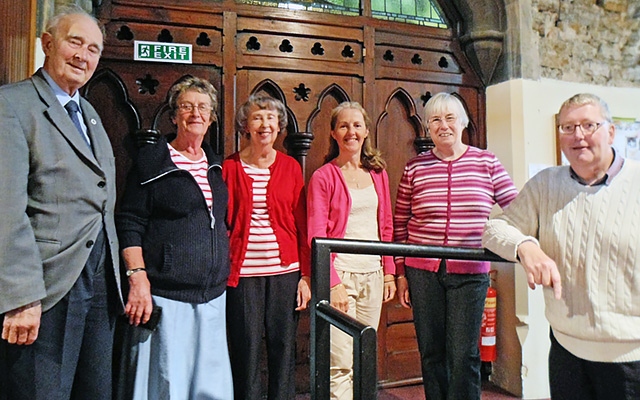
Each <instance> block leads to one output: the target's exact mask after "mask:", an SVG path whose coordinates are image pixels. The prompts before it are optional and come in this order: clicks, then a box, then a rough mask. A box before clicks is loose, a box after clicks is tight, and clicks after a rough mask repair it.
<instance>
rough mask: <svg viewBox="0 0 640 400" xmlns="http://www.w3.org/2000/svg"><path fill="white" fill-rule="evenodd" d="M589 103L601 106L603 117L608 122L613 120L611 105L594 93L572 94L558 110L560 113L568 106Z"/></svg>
mask: <svg viewBox="0 0 640 400" xmlns="http://www.w3.org/2000/svg"><path fill="white" fill-rule="evenodd" d="M587 104H593V105H594V106H598V107H600V112H601V113H602V117H603V118H604V119H605V120H607V122H609V123H611V122H613V119H612V118H611V111H609V105H608V104H607V103H606V102H605V101H604V100H602V99H601V98H600V97H598V96H596V95H595V94H592V93H578V94H576V95H574V96H572V97H571V98H569V99H568V100H567V101H565V102H564V103H562V106H560V111H558V114H560V113H561V112H562V111H564V110H565V109H567V108H571V107H579V106H585V105H587Z"/></svg>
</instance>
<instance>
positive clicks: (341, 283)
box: [331, 283, 344, 290]
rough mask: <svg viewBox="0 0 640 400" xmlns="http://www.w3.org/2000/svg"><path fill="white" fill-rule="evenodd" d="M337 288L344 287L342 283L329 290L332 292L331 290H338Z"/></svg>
mask: <svg viewBox="0 0 640 400" xmlns="http://www.w3.org/2000/svg"><path fill="white" fill-rule="evenodd" d="M338 286H342V287H344V285H343V284H342V283H338V284H337V285H335V286H334V287H332V288H331V290H333V289H337V288H338Z"/></svg>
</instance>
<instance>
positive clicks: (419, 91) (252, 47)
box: [84, 0, 485, 392]
mask: <svg viewBox="0 0 640 400" xmlns="http://www.w3.org/2000/svg"><path fill="white" fill-rule="evenodd" d="M364 9H365V13H366V12H369V13H370V8H367V7H364ZM98 14H99V17H100V18H101V20H103V21H104V22H105V25H106V31H107V36H106V41H105V50H104V52H103V58H102V60H101V62H100V66H99V70H98V71H97V73H96V75H95V76H94V78H93V79H92V80H91V81H90V83H89V84H88V85H87V86H86V87H85V89H84V90H85V94H86V96H87V97H88V98H89V99H90V101H91V102H92V103H93V104H94V105H95V106H96V109H97V110H98V112H99V113H100V115H101V117H102V119H103V121H104V124H105V127H106V129H107V132H108V134H109V136H110V138H111V140H112V143H113V147H114V151H115V153H116V157H117V171H118V183H119V185H120V186H121V184H122V181H123V180H124V176H125V174H126V171H127V170H128V168H129V165H130V160H131V154H132V152H133V151H134V149H135V146H136V141H143V140H145V139H146V138H149V137H152V134H153V133H154V131H158V130H159V131H160V132H161V133H162V134H164V133H169V132H171V131H172V130H173V127H172V126H171V123H170V120H169V117H168V114H167V107H166V101H167V99H166V96H167V90H168V89H169V87H170V86H171V85H172V84H173V83H174V82H175V81H176V80H178V79H179V78H180V77H182V76H184V75H185V74H192V75H196V76H200V77H203V78H206V79H209V80H210V81H211V82H212V83H213V84H214V86H215V87H216V88H217V89H218V90H219V97H220V99H219V100H220V101H219V104H220V105H219V109H218V110H217V115H218V122H217V124H215V125H212V128H211V129H210V134H209V135H210V136H209V140H210V141H211V143H212V144H213V146H214V149H215V150H216V151H217V152H218V153H219V154H222V155H225V156H227V155H230V154H231V153H233V152H235V151H237V150H239V149H240V148H242V147H243V145H244V144H245V143H243V139H242V138H241V137H240V136H239V135H238V134H237V133H236V132H235V131H234V124H233V121H234V114H235V110H236V109H237V107H238V106H239V105H241V104H242V103H243V102H244V101H246V99H247V98H248V96H249V95H250V94H251V93H256V92H265V93H267V94H269V95H271V96H273V97H275V98H278V99H280V100H282V101H283V103H284V104H285V105H286V106H287V110H288V113H289V120H290V123H289V126H288V129H287V133H286V135H281V136H280V137H279V138H278V141H277V142H276V148H277V149H279V150H282V151H284V152H286V153H288V154H290V155H292V156H293V157H295V158H296V159H297V160H298V161H299V162H300V164H301V165H302V167H303V171H304V176H305V180H307V181H308V179H309V177H310V176H311V174H312V173H313V171H315V170H316V169H317V168H318V167H319V166H320V165H322V163H323V159H324V156H325V154H326V153H327V150H328V146H329V138H328V136H329V131H330V126H329V117H330V112H331V110H332V109H333V108H334V107H335V106H336V105H338V104H339V103H340V102H342V101H346V100H350V101H358V102H360V103H361V104H362V105H363V106H364V107H365V109H366V110H367V112H368V113H369V115H370V117H371V119H372V121H373V129H372V131H371V136H372V138H373V139H374V143H376V145H377V146H378V147H379V148H380V150H381V151H382V152H383V156H384V157H385V159H386V161H387V163H388V172H389V178H390V184H391V195H392V200H393V201H394V202H395V196H396V190H397V184H398V181H399V180H400V176H401V174H402V170H403V168H404V165H405V164H406V162H407V160H409V159H410V158H411V157H413V156H415V155H416V154H417V153H418V152H419V151H424V150H426V149H427V148H429V145H430V140H429V138H428V137H427V135H426V133H425V131H424V129H423V127H422V113H423V109H424V103H425V102H426V100H427V99H428V98H429V96H430V95H432V94H435V93H437V92H440V91H443V90H444V91H449V92H455V93H457V94H458V95H459V96H460V98H461V99H462V100H463V101H464V103H465V105H466V106H467V109H468V111H469V113H470V116H471V120H472V124H471V125H472V126H471V127H470V128H469V130H468V132H467V134H466V136H465V138H464V140H465V141H466V142H467V143H470V144H474V145H476V146H480V147H484V144H485V139H484V138H485V132H484V88H483V87H482V84H481V83H480V80H479V79H478V77H477V76H476V75H475V73H474V72H473V69H472V68H471V67H470V65H469V63H468V62H467V61H466V59H465V58H464V56H463V53H462V52H461V50H460V48H459V45H458V39H457V38H456V37H455V35H454V32H453V31H452V30H448V29H436V28H427V27H420V26H414V25H411V24H399V23H393V22H388V21H380V20H374V19H372V18H371V17H370V16H358V17H347V16H343V15H332V14H326V13H325V14H322V13H311V12H301V11H288V10H281V9H277V8H270V7H262V6H249V5H241V4H236V3H235V2H233V1H231V0H223V1H219V2H218V1H210V0H183V1H181V2H175V1H174V0H105V1H103V2H102V6H101V7H100V8H99V12H98ZM135 40H144V41H160V42H174V43H188V44H192V46H193V54H194V56H193V64H186V65H185V64H163V63H150V62H136V61H133V46H134V41H135ZM378 343H379V346H378V347H379V348H378V375H379V380H380V382H381V383H382V384H384V385H396V384H402V383H406V382H415V381H416V380H417V379H419V377H420V364H419V357H418V354H417V347H416V343H415V331H414V329H413V324H412V315H411V312H410V311H409V310H405V309H403V308H402V307H400V306H399V304H398V303H397V302H392V303H391V304H389V305H387V306H385V309H384V310H383V315H382V319H381V322H380V327H379V330H378ZM297 348H298V351H297V364H298V365H297V369H296V381H297V388H298V391H299V392H308V390H309V319H308V312H307V313H302V315H301V319H300V324H299V329H298V342H297Z"/></svg>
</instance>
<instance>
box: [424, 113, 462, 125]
mask: <svg viewBox="0 0 640 400" xmlns="http://www.w3.org/2000/svg"><path fill="white" fill-rule="evenodd" d="M457 120H458V117H456V116H455V115H453V114H451V115H447V116H445V117H444V118H441V117H433V118H431V119H430V120H428V121H427V123H428V124H429V125H431V126H434V127H437V128H439V127H441V126H442V124H443V123H444V122H446V123H447V125H453V124H455V123H456V121H457Z"/></svg>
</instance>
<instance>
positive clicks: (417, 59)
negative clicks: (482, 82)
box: [376, 45, 461, 74]
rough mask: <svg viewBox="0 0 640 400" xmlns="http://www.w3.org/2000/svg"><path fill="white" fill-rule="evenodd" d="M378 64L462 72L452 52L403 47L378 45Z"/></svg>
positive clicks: (433, 70) (421, 69)
mask: <svg viewBox="0 0 640 400" xmlns="http://www.w3.org/2000/svg"><path fill="white" fill-rule="evenodd" d="M376 64H378V65H380V66H384V67H387V68H389V67H391V66H393V67H394V68H402V69H409V70H417V71H429V72H445V73H449V74H460V73H461V70H460V66H459V65H458V62H457V61H456V60H455V58H454V57H453V55H452V54H450V53H445V52H435V51H426V50H416V49H407V48H403V47H392V46H384V45H382V46H381V45H377V46H376Z"/></svg>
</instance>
